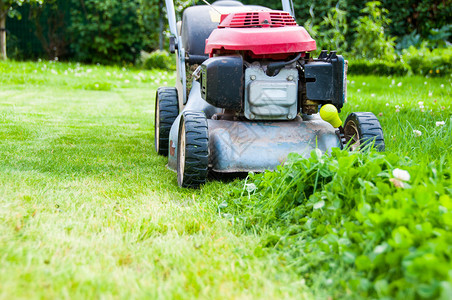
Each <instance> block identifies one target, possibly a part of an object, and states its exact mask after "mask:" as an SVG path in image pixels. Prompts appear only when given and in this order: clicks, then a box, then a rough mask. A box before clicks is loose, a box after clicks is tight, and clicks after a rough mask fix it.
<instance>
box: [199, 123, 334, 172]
mask: <svg viewBox="0 0 452 300" xmlns="http://www.w3.org/2000/svg"><path fill="white" fill-rule="evenodd" d="M303 118H304V120H303V119H302V118H301V117H297V118H296V119H295V120H294V121H284V122H237V121H225V120H208V125H209V148H210V155H209V165H210V166H211V168H212V170H213V171H216V172H224V173H230V172H250V171H254V172H261V171H264V170H273V169H275V168H276V167H277V166H278V165H280V164H281V163H283V162H284V161H285V159H286V158H287V155H288V154H289V153H292V152H295V153H299V154H301V155H303V156H305V157H309V155H310V152H311V151H312V150H313V149H315V148H319V149H320V150H321V151H322V152H327V151H330V150H331V148H333V147H340V143H339V139H338V137H337V135H336V134H335V130H334V128H333V127H332V126H331V125H330V124H328V123H326V122H325V121H323V120H321V119H320V117H319V116H318V115H314V116H304V117H303Z"/></svg>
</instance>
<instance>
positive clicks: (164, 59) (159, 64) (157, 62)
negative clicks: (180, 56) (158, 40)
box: [142, 50, 176, 70]
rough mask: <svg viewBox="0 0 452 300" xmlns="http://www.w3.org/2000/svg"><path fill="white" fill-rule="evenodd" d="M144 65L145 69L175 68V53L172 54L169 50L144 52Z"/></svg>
mask: <svg viewBox="0 0 452 300" xmlns="http://www.w3.org/2000/svg"><path fill="white" fill-rule="evenodd" d="M142 61H143V67H144V68H145V69H148V70H151V69H164V70H175V69H176V61H175V55H170V54H169V53H168V52H167V51H161V50H155V51H153V52H152V53H150V54H147V55H146V54H144V55H143V57H142Z"/></svg>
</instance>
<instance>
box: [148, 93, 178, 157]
mask: <svg viewBox="0 0 452 300" xmlns="http://www.w3.org/2000/svg"><path fill="white" fill-rule="evenodd" d="M178 115H179V103H178V97H177V90H176V88H174V87H160V88H158V89H157V92H156V94H155V119H154V125H155V126H154V130H155V131H154V143H155V151H157V153H158V154H160V155H164V156H168V149H169V145H168V143H169V134H170V130H171V126H172V125H173V123H174V120H176V118H177V116H178Z"/></svg>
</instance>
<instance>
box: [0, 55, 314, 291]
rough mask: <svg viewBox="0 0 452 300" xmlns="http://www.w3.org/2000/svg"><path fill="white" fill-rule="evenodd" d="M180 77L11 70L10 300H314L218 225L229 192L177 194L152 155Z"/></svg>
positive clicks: (4, 220)
mask: <svg viewBox="0 0 452 300" xmlns="http://www.w3.org/2000/svg"><path fill="white" fill-rule="evenodd" d="M174 78H175V76H174V74H173V73H171V74H169V73H166V72H157V71H143V70H127V69H122V68H114V67H100V66H84V65H78V64H67V63H58V62H39V63H16V62H7V63H4V62H2V63H0V83H1V88H0V99H1V101H0V141H1V147H0V161H1V164H0V232H1V234H0V265H1V268H0V298H3V299H10V298H11V297H16V298H42V297H44V298H70V299H73V298H82V299H87V298H99V297H103V298H125V299H127V298H150V299H155V298H179V299H187V298H191V299H197V298H212V299H214V298H220V297H221V298H286V297H288V298H298V297H300V295H301V297H303V295H304V294H305V293H307V290H306V289H305V287H304V285H303V283H302V282H300V281H299V280H298V279H297V277H296V275H295V274H294V273H293V272H290V271H287V270H283V269H282V267H281V266H280V264H279V263H278V261H277V260H272V259H269V260H267V259H265V258H261V257H255V256H254V248H255V245H256V243H257V242H258V237H256V236H254V235H250V234H237V233H235V232H234V231H233V230H231V226H230V224H229V223H228V222H227V221H226V220H224V219H222V218H220V217H219V216H218V214H217V209H216V205H217V202H218V201H219V200H218V199H219V198H221V197H222V193H223V192H224V191H225V190H227V184H223V183H220V182H211V183H209V184H207V185H206V186H205V187H204V188H203V190H202V191H193V190H184V189H179V188H178V187H177V183H176V178H175V174H174V173H173V172H171V171H169V170H167V169H166V167H165V164H166V159H165V158H163V157H159V156H157V155H156V154H155V152H154V148H153V147H154V145H153V110H154V95H155V89H156V88H157V87H158V86H161V85H171V84H173V82H174ZM97 85H98V86H97Z"/></svg>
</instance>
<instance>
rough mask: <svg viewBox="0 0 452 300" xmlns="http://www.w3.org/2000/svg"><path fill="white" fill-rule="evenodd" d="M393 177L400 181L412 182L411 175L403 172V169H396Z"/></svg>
mask: <svg viewBox="0 0 452 300" xmlns="http://www.w3.org/2000/svg"><path fill="white" fill-rule="evenodd" d="M392 176H394V178H396V179H398V180H402V181H409V180H410V178H411V177H410V173H408V171H405V170H402V169H394V170H393V171H392Z"/></svg>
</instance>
